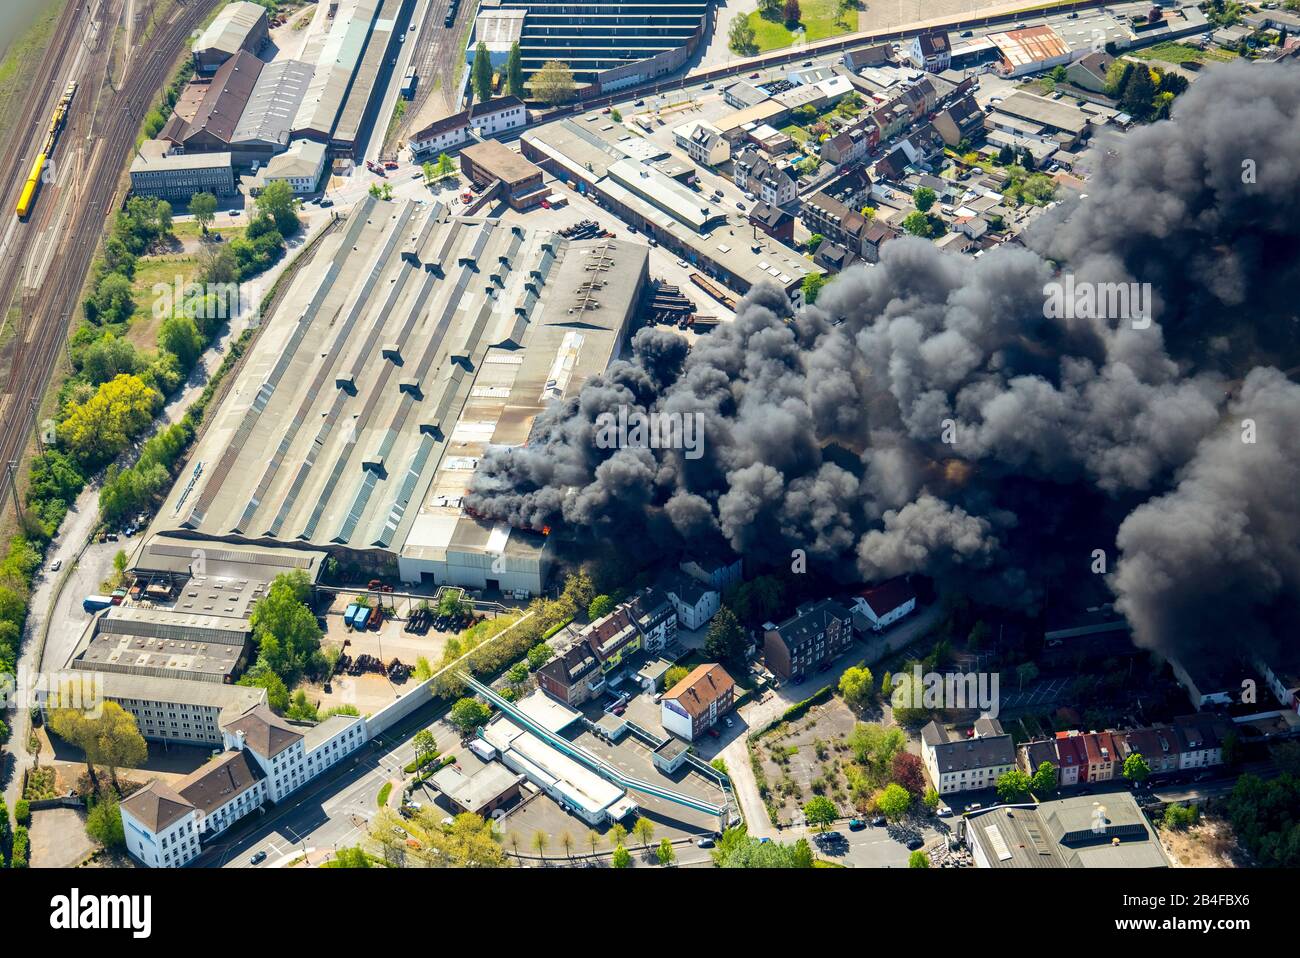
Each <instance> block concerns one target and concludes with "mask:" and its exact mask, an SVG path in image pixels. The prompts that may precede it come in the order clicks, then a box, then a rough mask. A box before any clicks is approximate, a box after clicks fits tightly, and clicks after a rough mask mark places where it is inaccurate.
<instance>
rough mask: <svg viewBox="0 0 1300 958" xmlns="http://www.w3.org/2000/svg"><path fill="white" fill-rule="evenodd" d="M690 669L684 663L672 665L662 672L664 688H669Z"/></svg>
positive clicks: (688, 673)
mask: <svg viewBox="0 0 1300 958" xmlns="http://www.w3.org/2000/svg"><path fill="white" fill-rule="evenodd" d="M690 674H691V673H690V670H689V669H688V668H686V666H684V665H674V666H673V667H672V668H671V669H669V670H668V671H667V672H665V673H664V688H665V689H671V688H672V687H673V686H674V685H676V684H677V683H678V682H680V681H681V680H682V679H684V678H686V676H688V675H690Z"/></svg>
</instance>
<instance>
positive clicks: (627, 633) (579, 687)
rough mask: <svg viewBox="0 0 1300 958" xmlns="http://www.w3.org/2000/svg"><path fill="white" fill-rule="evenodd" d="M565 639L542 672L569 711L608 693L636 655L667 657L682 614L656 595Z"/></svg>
mask: <svg viewBox="0 0 1300 958" xmlns="http://www.w3.org/2000/svg"><path fill="white" fill-rule="evenodd" d="M562 634H564V635H565V639H564V641H563V642H562V643H561V644H560V647H559V648H558V649H557V651H556V655H555V658H553V659H551V661H549V662H547V663H546V664H545V665H543V666H542V667H541V668H540V669H538V670H537V684H538V686H539V687H540V688H541V689H542V690H543V691H545V692H547V693H548V694H550V695H552V696H554V697H555V698H557V699H559V700H560V701H561V702H564V703H565V704H567V705H581V704H582V703H583V702H587V701H590V700H591V699H593V698H595V697H596V696H597V695H599V694H600V693H601V692H603V691H604V690H605V688H606V679H607V678H608V677H609V675H610V674H611V673H612V672H614V670H615V669H617V668H618V667H619V666H621V665H623V664H624V663H625V662H627V661H628V660H629V659H630V658H631V656H632V655H633V653H635V652H639V651H643V650H644V651H645V652H647V653H657V652H662V651H663V650H664V649H665V648H667V647H668V646H669V645H671V644H672V643H673V642H674V641H675V640H676V638H677V612H676V610H675V609H674V607H673V604H672V602H671V600H669V599H668V597H667V596H665V595H663V593H662V592H660V591H659V590H656V589H645V590H643V591H642V592H638V593H637V594H636V595H634V596H633V597H632V598H631V599H629V600H628V601H627V602H624V603H623V604H622V605H620V606H618V608H616V609H614V610H613V611H612V612H610V613H609V614H608V615H604V616H602V617H601V618H599V619H596V620H595V621H594V622H591V623H589V624H588V625H586V626H585V627H583V628H581V629H573V630H572V631H569V632H567V633H562Z"/></svg>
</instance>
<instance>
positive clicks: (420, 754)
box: [411, 728, 438, 768]
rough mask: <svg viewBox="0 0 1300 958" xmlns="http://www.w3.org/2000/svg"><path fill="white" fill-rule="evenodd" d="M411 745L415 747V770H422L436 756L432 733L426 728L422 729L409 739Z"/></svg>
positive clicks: (436, 749)
mask: <svg viewBox="0 0 1300 958" xmlns="http://www.w3.org/2000/svg"><path fill="white" fill-rule="evenodd" d="M411 744H412V745H414V746H415V766H416V768H424V766H425V765H427V764H429V762H430V761H431V760H432V759H433V757H434V756H435V755H437V754H438V747H437V745H436V744H435V742H434V738H433V733H432V732H430V731H429V730H428V729H427V728H422V729H420V731H418V732H416V733H415V736H414V737H413V738H412V739H411Z"/></svg>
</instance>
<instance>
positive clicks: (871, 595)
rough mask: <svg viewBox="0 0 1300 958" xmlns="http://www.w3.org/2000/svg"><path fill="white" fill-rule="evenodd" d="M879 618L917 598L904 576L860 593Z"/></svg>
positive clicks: (870, 587)
mask: <svg viewBox="0 0 1300 958" xmlns="http://www.w3.org/2000/svg"><path fill="white" fill-rule="evenodd" d="M858 595H860V596H861V597H862V598H863V600H864V601H865V602H866V603H867V605H868V606H870V608H871V611H872V612H874V613H876V615H877V616H885V615H888V614H889V613H890V612H893V611H894V610H895V609H897V608H898V607H899V606H902V605H906V604H907V603H908V602H910V601H912V600H913V599H915V598H916V593H915V592H913V591H912V587H911V586H909V585H908V584H907V580H906V579H904V578H903V577H902V576H898V577H896V578H893V579H890V580H888V581H887V582H881V583H880V584H879V585H873V586H869V587H868V588H865V589H863V590H862V591H861V592H859V593H858Z"/></svg>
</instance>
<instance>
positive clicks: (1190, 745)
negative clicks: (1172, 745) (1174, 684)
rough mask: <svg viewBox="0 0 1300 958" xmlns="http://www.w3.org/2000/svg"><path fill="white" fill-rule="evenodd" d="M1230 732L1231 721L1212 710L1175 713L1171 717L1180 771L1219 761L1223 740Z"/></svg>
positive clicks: (1214, 763)
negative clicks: (1183, 713) (1178, 753)
mask: <svg viewBox="0 0 1300 958" xmlns="http://www.w3.org/2000/svg"><path fill="white" fill-rule="evenodd" d="M1231 732H1232V724H1231V723H1230V722H1228V721H1227V720H1226V719H1224V718H1222V717H1220V716H1218V715H1215V714H1214V713H1212V712H1198V713H1197V714H1196V715H1179V716H1177V717H1175V718H1174V737H1175V738H1176V739H1177V740H1178V747H1179V750H1180V752H1181V754H1180V755H1179V758H1178V768H1179V770H1180V771H1182V770H1183V769H1189V768H1204V767H1206V766H1207V765H1222V764H1223V743H1224V740H1225V739H1226V738H1227V737H1228V735H1229V734H1231Z"/></svg>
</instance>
